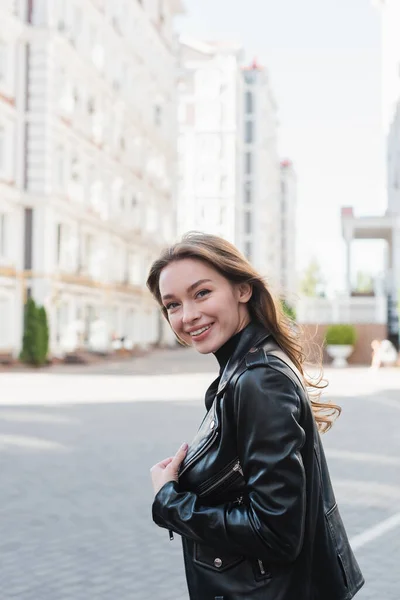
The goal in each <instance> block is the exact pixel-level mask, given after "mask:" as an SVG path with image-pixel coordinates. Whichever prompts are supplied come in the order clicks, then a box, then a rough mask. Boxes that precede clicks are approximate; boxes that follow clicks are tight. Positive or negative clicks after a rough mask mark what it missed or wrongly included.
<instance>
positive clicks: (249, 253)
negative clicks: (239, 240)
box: [244, 242, 252, 260]
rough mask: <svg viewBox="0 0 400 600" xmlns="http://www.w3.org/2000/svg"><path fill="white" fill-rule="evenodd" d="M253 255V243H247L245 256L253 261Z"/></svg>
mask: <svg viewBox="0 0 400 600" xmlns="http://www.w3.org/2000/svg"><path fill="white" fill-rule="evenodd" d="M251 254H252V246H251V242H246V243H245V245H244V255H245V257H246V258H247V260H251Z"/></svg>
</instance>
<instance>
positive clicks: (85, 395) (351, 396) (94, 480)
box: [0, 349, 400, 600]
mask: <svg viewBox="0 0 400 600" xmlns="http://www.w3.org/2000/svg"><path fill="white" fill-rule="evenodd" d="M216 364H217V363H216V361H215V359H214V357H212V356H207V357H202V356H198V355H194V353H193V351H191V350H183V349H177V350H170V351H157V352H155V353H154V354H152V355H148V356H147V357H143V358H140V359H135V360H133V361H124V362H121V363H102V364H101V365H92V366H90V367H81V366H79V367H78V366H76V367H58V368H55V369H50V370H47V371H42V372H39V373H35V372H24V373H16V372H6V373H1V374H0V385H1V390H2V392H1V398H0V473H1V489H0V590H1V593H0V597H1V600H11V599H15V598H18V599H20V600H89V599H90V600H91V599H93V600H147V599H154V598H155V599H157V600H184V599H187V598H188V596H187V591H186V583H185V580H184V574H183V561H182V555H181V546H180V539H179V537H177V536H175V540H174V541H173V542H170V541H169V538H168V532H167V531H166V530H161V529H159V528H157V527H156V526H155V525H154V524H153V523H152V521H151V502H152V489H151V483H150V476H149V469H150V467H151V466H152V465H153V464H154V463H155V462H157V461H158V460H161V459H162V458H165V457H167V456H169V455H171V454H173V453H174V452H175V451H176V449H177V448H178V446H179V445H180V444H181V443H182V442H184V441H188V442H190V440H191V438H192V437H193V436H194V433H195V432H196V429H197V426H198V424H199V422H200V419H201V418H202V416H203V413H204V408H203V400H202V398H203V394H204V391H205V389H206V387H207V386H208V384H209V383H210V382H211V380H212V379H213V378H214V377H215V374H216V372H217V366H216ZM181 371H184V372H183V373H182V374H180V373H181ZM152 372H156V373H157V376H154V375H152V374H151V373H152ZM326 376H327V378H328V379H329V380H330V381H331V386H330V387H329V388H328V390H329V392H326V394H325V395H326V396H327V397H329V398H331V399H332V400H333V401H335V402H337V403H338V404H340V405H341V406H342V408H343V413H342V416H341V417H340V419H339V420H338V421H337V423H336V425H335V426H334V428H333V429H332V431H331V432H329V433H328V434H327V435H326V436H324V438H323V440H324V445H325V448H326V451H327V457H328V462H329V465H330V470H331V475H332V479H333V483H334V488H335V492H336V496H337V499H338V503H339V507H340V509H341V513H342V517H343V520H344V522H345V525H346V527H347V531H348V534H349V537H350V539H351V542H352V544H353V547H354V549H355V553H356V556H357V559H358V561H359V563H360V566H361V568H362V570H363V573H364V576H365V579H366V584H365V586H364V588H363V590H362V591H361V592H360V593H359V594H358V595H357V600H358V599H359V600H399V598H400V575H399V566H398V556H399V553H400V436H399V423H400V371H399V370H394V369H382V370H381V371H378V372H372V371H370V370H369V369H367V368H349V369H346V370H336V371H334V370H332V369H326Z"/></svg>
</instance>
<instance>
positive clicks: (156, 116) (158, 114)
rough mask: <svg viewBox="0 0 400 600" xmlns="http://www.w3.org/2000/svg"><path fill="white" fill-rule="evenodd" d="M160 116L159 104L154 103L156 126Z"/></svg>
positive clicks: (159, 123) (158, 123) (159, 121)
mask: <svg viewBox="0 0 400 600" xmlns="http://www.w3.org/2000/svg"><path fill="white" fill-rule="evenodd" d="M161 116H162V109H161V106H160V105H159V104H156V105H155V107H154V124H155V125H157V126H158V127H159V126H160V125H161Z"/></svg>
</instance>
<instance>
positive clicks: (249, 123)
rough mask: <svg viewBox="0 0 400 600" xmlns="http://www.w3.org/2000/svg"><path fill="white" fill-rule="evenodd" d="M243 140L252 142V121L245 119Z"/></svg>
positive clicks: (248, 142)
mask: <svg viewBox="0 0 400 600" xmlns="http://www.w3.org/2000/svg"><path fill="white" fill-rule="evenodd" d="M245 142H246V144H252V143H253V121H246V129H245Z"/></svg>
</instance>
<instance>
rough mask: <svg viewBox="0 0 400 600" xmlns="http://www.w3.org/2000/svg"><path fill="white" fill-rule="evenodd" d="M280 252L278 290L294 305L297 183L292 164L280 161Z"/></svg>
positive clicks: (295, 288) (288, 161) (295, 287)
mask: <svg viewBox="0 0 400 600" xmlns="http://www.w3.org/2000/svg"><path fill="white" fill-rule="evenodd" d="M280 169H281V197H280V214H281V218H280V223H281V235H280V241H281V252H280V261H281V262H280V270H279V275H280V289H281V292H282V294H283V295H284V296H285V297H286V298H287V301H288V303H289V304H292V305H293V304H295V297H294V294H295V292H296V291H297V270H296V210H297V182H296V173H295V170H294V167H293V163H292V162H291V161H290V160H283V161H281V166H280Z"/></svg>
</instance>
